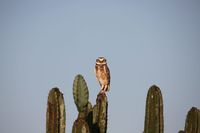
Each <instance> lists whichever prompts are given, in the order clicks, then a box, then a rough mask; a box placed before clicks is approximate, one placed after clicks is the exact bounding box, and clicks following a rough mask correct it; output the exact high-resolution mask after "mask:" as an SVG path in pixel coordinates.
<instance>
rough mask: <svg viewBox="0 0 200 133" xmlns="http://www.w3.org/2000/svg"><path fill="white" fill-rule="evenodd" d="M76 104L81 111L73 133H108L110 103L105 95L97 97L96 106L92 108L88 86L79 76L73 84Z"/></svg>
mask: <svg viewBox="0 0 200 133" xmlns="http://www.w3.org/2000/svg"><path fill="white" fill-rule="evenodd" d="M73 95H74V102H75V104H76V107H77V110H78V111H79V114H78V118H77V119H76V120H75V122H74V125H73V128H72V133H106V131H107V108H108V102H107V97H106V95H105V94H99V95H97V99H96V105H94V107H92V105H91V103H90V102H89V101H88V99H89V91H88V87H87V84H86V82H85V80H84V78H83V76H82V75H80V74H78V75H77V76H76V77H75V79H74V83H73Z"/></svg>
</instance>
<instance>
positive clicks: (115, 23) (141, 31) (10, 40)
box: [0, 0, 200, 133]
mask: <svg viewBox="0 0 200 133" xmlns="http://www.w3.org/2000/svg"><path fill="white" fill-rule="evenodd" d="M98 56H105V57H106V58H107V60H108V65H109V67H110V71H111V77H112V79H111V91H110V92H109V93H108V100H109V111H108V113H109V114H108V133H133V132H134V133H142V131H143V129H144V115H145V101H146V95H147V91H148V88H149V87H150V86H151V85H153V84H156V85H158V86H159V87H160V88H161V91H162V93H163V99H164V119H165V120H164V121H165V133H177V132H178V130H180V129H183V128H184V125H185V117H186V114H187V112H188V110H189V109H190V108H191V107H192V106H196V107H198V108H200V2H199V1H165V2H163V1H162V2H161V1H151V2H149V1H148V2H141V1H109V2H108V1H101V2H97V1H84V2H83V1H82V2H81V1H79V2H78V1H76V2H70V1H25V0H24V1H14V0H13V1H10V0H5V1H0V91H1V93H0V132H1V133H14V132H15V133H44V132H45V127H46V126H45V124H46V118H45V117H46V107H47V105H46V103H47V96H48V92H49V90H50V89H51V88H53V87H59V88H60V90H61V91H62V92H63V93H64V98H65V104H66V112H67V132H68V133H70V132H71V130H72V124H73V122H74V120H75V119H76V117H77V109H76V106H75V104H74V101H73V96H72V84H73V80H74V77H75V76H76V74H78V73H80V74H82V75H83V76H84V77H85V80H86V81H87V84H88V87H89V92H90V101H91V102H92V104H93V105H94V103H95V99H96V94H97V93H98V92H99V84H98V82H97V81H96V77H95V75H94V72H93V70H94V65H95V59H96V58H97V57H98Z"/></svg>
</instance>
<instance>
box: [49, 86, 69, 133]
mask: <svg viewBox="0 0 200 133" xmlns="http://www.w3.org/2000/svg"><path fill="white" fill-rule="evenodd" d="M46 133H65V105H64V98H63V94H62V93H61V92H60V91H59V89H58V88H53V89H51V91H50V92H49V96H48V101H47V112H46Z"/></svg>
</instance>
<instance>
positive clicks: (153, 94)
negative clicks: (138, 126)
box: [144, 85, 164, 133]
mask: <svg viewBox="0 0 200 133" xmlns="http://www.w3.org/2000/svg"><path fill="white" fill-rule="evenodd" d="M163 131H164V120H163V98H162V94H161V91H160V89H159V88H158V87H157V86H156V85H153V86H151V87H150V89H149V91H148V94H147V99H146V114H145V126H144V133H163Z"/></svg>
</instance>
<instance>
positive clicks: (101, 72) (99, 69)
mask: <svg viewBox="0 0 200 133" xmlns="http://www.w3.org/2000/svg"><path fill="white" fill-rule="evenodd" d="M96 75H97V78H98V79H101V80H104V79H106V75H107V74H106V71H105V68H103V67H96Z"/></svg>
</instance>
